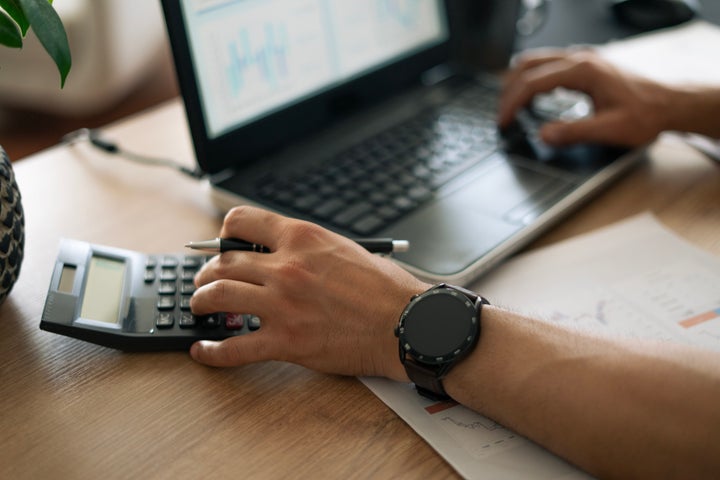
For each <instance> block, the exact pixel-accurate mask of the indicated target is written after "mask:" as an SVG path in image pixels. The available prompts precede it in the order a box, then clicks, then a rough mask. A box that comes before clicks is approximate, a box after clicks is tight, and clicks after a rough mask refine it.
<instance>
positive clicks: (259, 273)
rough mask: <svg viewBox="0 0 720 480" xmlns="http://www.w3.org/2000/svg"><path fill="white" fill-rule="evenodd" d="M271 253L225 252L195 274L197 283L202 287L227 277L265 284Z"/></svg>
mask: <svg viewBox="0 0 720 480" xmlns="http://www.w3.org/2000/svg"><path fill="white" fill-rule="evenodd" d="M270 261H271V258H270V257H269V254H266V253H256V252H225V253H222V254H220V255H216V256H214V257H213V258H211V259H210V260H209V261H208V262H207V263H206V264H205V265H203V267H202V268H201V269H200V271H199V272H198V273H197V274H196V275H195V285H196V286H198V287H200V286H202V285H207V284H208V283H212V282H214V281H215V280H219V279H221V278H225V279H228V280H237V281H242V282H247V283H253V284H255V285H264V284H265V283H266V280H267V278H266V277H267V274H268V273H267V271H268V269H267V267H266V264H268V263H269V262H270Z"/></svg>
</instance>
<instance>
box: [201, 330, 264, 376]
mask: <svg viewBox="0 0 720 480" xmlns="http://www.w3.org/2000/svg"><path fill="white" fill-rule="evenodd" d="M265 336H266V335H263V333H262V330H259V331H257V332H253V333H249V334H246V335H242V336H238V337H232V338H227V339H225V340H223V341H221V342H215V341H210V340H200V341H198V342H195V343H194V344H193V345H192V347H190V356H191V357H192V359H193V360H195V361H196V362H198V363H202V364H205V365H210V366H212V367H235V366H239V365H246V364H248V363H255V362H261V361H265V360H271V357H272V355H271V353H270V352H269V350H268V348H267V345H268V344H267V342H265Z"/></svg>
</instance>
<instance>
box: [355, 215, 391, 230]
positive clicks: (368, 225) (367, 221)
mask: <svg viewBox="0 0 720 480" xmlns="http://www.w3.org/2000/svg"><path fill="white" fill-rule="evenodd" d="M385 223H386V220H385V219H383V218H381V217H379V216H377V215H374V214H369V215H365V216H364V217H361V218H360V220H358V221H356V222H355V223H353V224H352V226H351V227H350V230H352V231H353V232H355V233H357V234H359V235H370V234H372V233H375V232H377V231H378V230H380V228H382V227H383V226H384V225H385Z"/></svg>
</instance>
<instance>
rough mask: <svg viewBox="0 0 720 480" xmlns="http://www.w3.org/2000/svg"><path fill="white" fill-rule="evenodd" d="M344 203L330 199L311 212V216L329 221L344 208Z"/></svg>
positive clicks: (336, 199)
mask: <svg viewBox="0 0 720 480" xmlns="http://www.w3.org/2000/svg"><path fill="white" fill-rule="evenodd" d="M345 205H346V203H345V202H344V201H342V200H340V199H338V198H331V199H330V200H328V201H327V202H325V203H323V204H321V205H318V206H317V207H316V208H315V209H314V210H313V211H312V215H313V216H315V217H317V218H320V219H322V220H328V219H330V218H331V217H332V216H333V215H334V214H335V213H337V212H339V211H340V210H341V209H343V208H344V207H345Z"/></svg>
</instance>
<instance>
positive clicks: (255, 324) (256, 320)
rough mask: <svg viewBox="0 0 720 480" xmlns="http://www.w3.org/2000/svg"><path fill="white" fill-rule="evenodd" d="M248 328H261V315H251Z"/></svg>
mask: <svg viewBox="0 0 720 480" xmlns="http://www.w3.org/2000/svg"><path fill="white" fill-rule="evenodd" d="M248 328H249V329H250V330H253V331H255V330H257V329H259V328H260V317H258V316H257V315H250V318H248Z"/></svg>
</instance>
